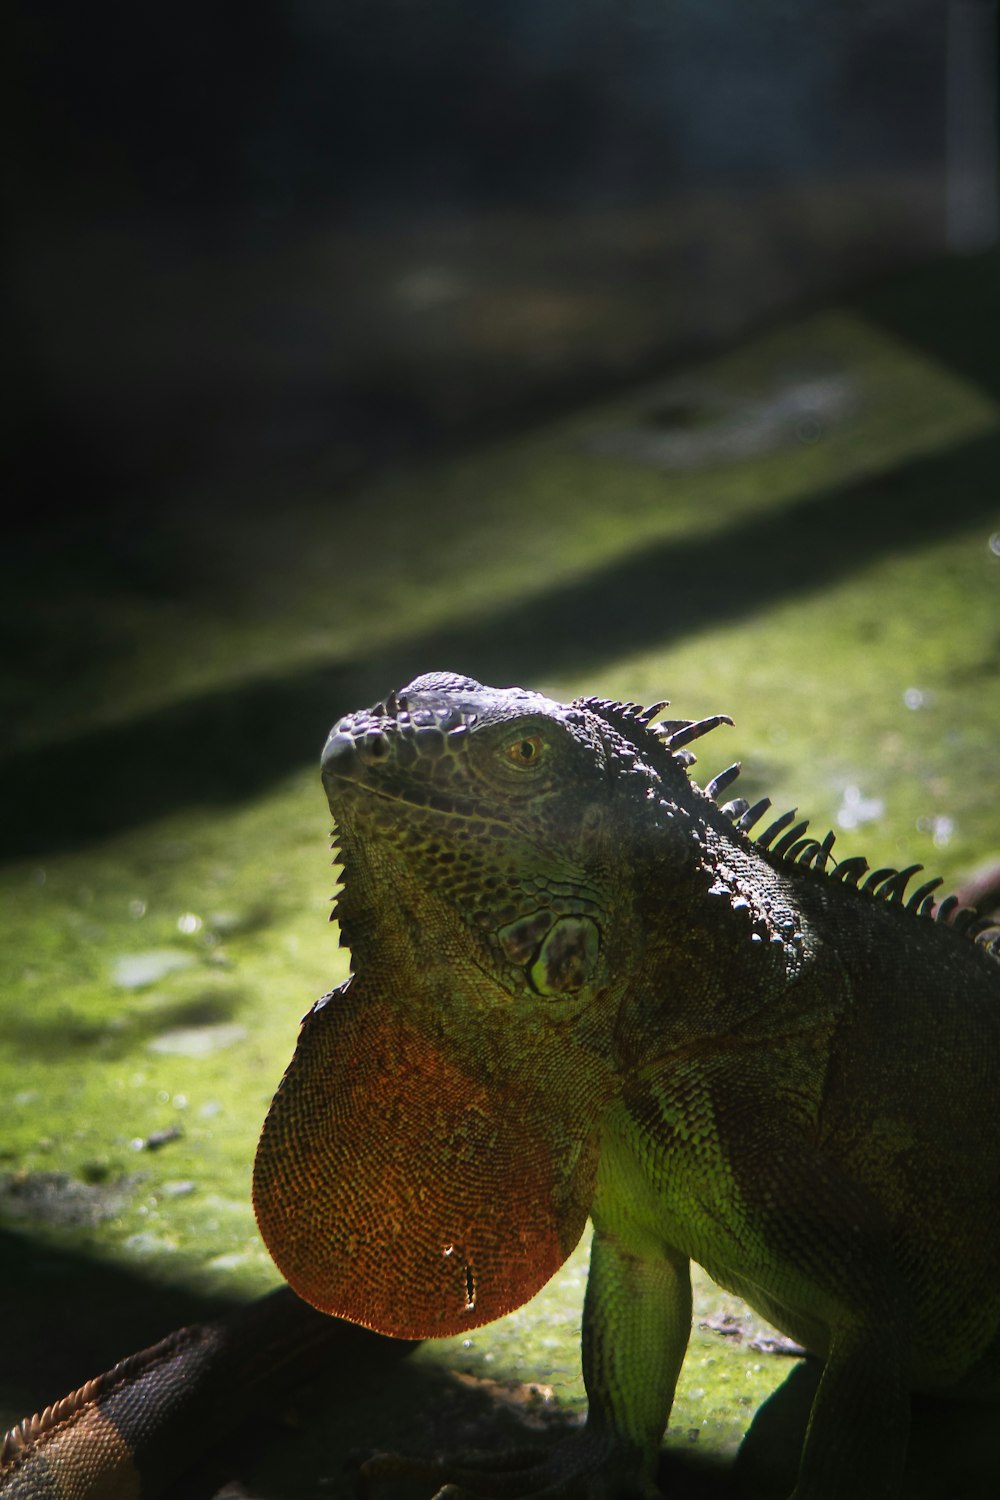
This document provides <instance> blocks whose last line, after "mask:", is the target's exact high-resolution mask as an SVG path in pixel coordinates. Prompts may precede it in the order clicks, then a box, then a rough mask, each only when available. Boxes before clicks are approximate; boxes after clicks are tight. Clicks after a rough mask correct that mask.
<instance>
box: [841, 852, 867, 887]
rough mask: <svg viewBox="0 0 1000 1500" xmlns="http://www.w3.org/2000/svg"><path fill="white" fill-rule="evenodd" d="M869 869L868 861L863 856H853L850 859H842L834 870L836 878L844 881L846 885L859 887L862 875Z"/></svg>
mask: <svg viewBox="0 0 1000 1500" xmlns="http://www.w3.org/2000/svg"><path fill="white" fill-rule="evenodd" d="M867 869H868V861H867V860H866V859H865V857H864V855H863V854H852V855H851V857H850V859H842V860H841V861H840V863H839V864H838V866H837V868H836V869H835V870H834V872H833V874H834V878H835V879H836V880H842V881H843V882H844V884H845V885H857V883H858V881H859V880H860V879H861V877H862V875H863V874H864V873H865V871H866V870H867Z"/></svg>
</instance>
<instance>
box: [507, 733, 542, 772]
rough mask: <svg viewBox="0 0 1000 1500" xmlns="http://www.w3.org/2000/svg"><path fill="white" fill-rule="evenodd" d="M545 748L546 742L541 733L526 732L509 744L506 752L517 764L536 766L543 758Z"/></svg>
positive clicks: (508, 757)
mask: <svg viewBox="0 0 1000 1500" xmlns="http://www.w3.org/2000/svg"><path fill="white" fill-rule="evenodd" d="M544 748H545V742H544V741H543V739H542V737H541V735H540V734H526V735H524V736H523V737H522V738H521V739H519V740H514V741H513V742H512V743H511V744H509V745H507V746H506V748H505V750H504V754H505V755H506V757H507V759H508V760H510V761H513V763H514V765H515V766H521V767H526V766H534V765H537V764H538V762H539V761H540V760H541V758H542V751H543V749H544Z"/></svg>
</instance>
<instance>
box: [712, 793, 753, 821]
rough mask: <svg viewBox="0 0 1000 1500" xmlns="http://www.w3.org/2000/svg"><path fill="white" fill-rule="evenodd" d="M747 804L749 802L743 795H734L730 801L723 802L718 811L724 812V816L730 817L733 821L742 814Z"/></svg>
mask: <svg viewBox="0 0 1000 1500" xmlns="http://www.w3.org/2000/svg"><path fill="white" fill-rule="evenodd" d="M749 806H750V804H749V802H748V801H747V799H746V798H745V797H734V798H733V800H732V802H726V803H724V804H723V806H722V807H721V808H720V809H719V811H720V812H724V813H725V815H726V817H727V818H731V819H732V821H733V822H734V823H735V822H736V820H737V818H741V817H742V816H743V814H744V813H745V812H746V810H747V808H748V807H749Z"/></svg>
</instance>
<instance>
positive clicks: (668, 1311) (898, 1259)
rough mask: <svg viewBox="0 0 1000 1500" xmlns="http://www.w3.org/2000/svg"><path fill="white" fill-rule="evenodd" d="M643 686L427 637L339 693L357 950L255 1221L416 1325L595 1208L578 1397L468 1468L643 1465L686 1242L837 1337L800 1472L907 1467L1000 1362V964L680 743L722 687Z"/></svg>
mask: <svg viewBox="0 0 1000 1500" xmlns="http://www.w3.org/2000/svg"><path fill="white" fill-rule="evenodd" d="M649 718H650V715H649V714H647V713H646V711H643V710H639V709H637V708H636V707H635V706H633V705H615V704H608V703H603V702H599V701H597V700H584V701H581V702H579V703H577V704H575V705H570V706H564V705H560V704H557V703H554V702H552V701H550V700H548V699H545V698H543V697H541V696H539V695H537V694H532V693H526V692H524V691H522V690H520V689H499V690H497V689H490V688H485V687H482V686H481V685H480V684H478V683H475V682H472V681H471V680H469V679H466V678H461V677H455V676H452V675H450V674H445V673H435V674H432V675H430V676H426V677H421V678H418V679H417V680H416V681H415V682H414V683H411V684H410V685H409V687H407V688H406V689H404V690H403V691H402V692H400V693H398V694H395V695H392V696H391V697H390V699H389V700H387V701H386V702H385V703H383V704H378V705H376V706H375V707H374V708H373V709H371V710H368V711H365V712H362V713H359V714H355V715H351V716H349V717H348V718H346V719H343V720H341V721H340V723H339V725H337V726H336V728H335V730H334V731H333V733H332V734H331V737H330V740H329V742H328V745H327V749H326V752H325V756H324V781H325V784H326V788H327V793H328V796H329V800H330V806H331V809H332V811H333V814H334V817H335V819H336V823H337V830H338V835H339V841H340V847H341V850H342V855H343V868H344V888H343V891H342V893H341V895H340V898H339V903H338V916H339V919H340V922H341V927H342V931H343V935H344V938H345V940H346V941H347V942H348V943H349V944H350V947H351V950H352V955H353V968H354V973H353V975H352V977H351V978H350V979H349V980H348V981H347V983H346V984H345V985H342V986H341V987H340V989H339V990H336V991H334V992H333V994H331V995H329V996H326V997H325V998H324V1000H322V1001H321V1002H320V1003H319V1005H318V1006H317V1007H316V1008H315V1009H314V1010H313V1011H312V1012H311V1014H310V1015H309V1016H307V1017H306V1020H305V1021H304V1023H303V1028H302V1032H301V1036H300V1039H299V1043H298V1047H297V1050H296V1054H295V1057H294V1058H293V1061H292V1063H291V1066H290V1067H289V1069H288V1072H287V1074H286V1076H285V1078H284V1080H283V1082H282V1085H281V1087H280V1088H279V1090H278V1093H277V1095H276V1097H275V1100H274V1103H273V1105H272V1107H271V1112H270V1114H269V1116H268V1120H267V1123H266V1124H265V1127H264V1132H263V1135H262V1138H261V1144H260V1148H259V1152H258V1157H257V1166H256V1178H255V1204H256V1210H257V1215H258V1220H259V1223H260V1226H261V1230H262V1233H263V1235H264V1238H265V1240H266V1241H267V1244H268V1246H269V1248H270V1250H271V1253H272V1254H273V1256H274V1258H275V1260H276V1261H277V1263H278V1265H279V1267H280V1269H281V1270H282V1272H283V1273H284V1275H285V1276H286V1277H287V1278H288V1280H289V1282H290V1283H291V1285H292V1286H293V1287H294V1288H295V1289H296V1290H297V1291H298V1292H299V1293H300V1295H301V1296H303V1297H305V1298H306V1299H308V1300H309V1301H312V1302H314V1303H315V1305H316V1306H318V1307H320V1308H322V1309H324V1310H325V1311H327V1312H333V1313H337V1314H339V1315H340V1316H342V1317H345V1318H349V1319H351V1320H354V1321H357V1322H361V1323H363V1324H366V1325H367V1326H369V1327H372V1328H375V1329H378V1330H379V1331H381V1332H384V1333H390V1334H398V1335H405V1336H407V1337H425V1336H428V1335H435V1334H445V1333H456V1332H459V1331H461V1330H465V1329H469V1328H473V1327H475V1326H477V1325H478V1324H481V1323H484V1322H487V1321H489V1320H490V1319H492V1318H495V1317H497V1316H498V1315H500V1314H501V1313H503V1312H506V1311H507V1310H509V1309H510V1308H513V1307H516V1306H518V1305H519V1304H521V1303H522V1302H524V1301H525V1300H527V1298H528V1297H530V1296H531V1295H532V1294H533V1293H534V1292H535V1291H536V1290H537V1289H538V1288H539V1287H540V1286H541V1285H542V1284H543V1283H544V1282H545V1281H546V1280H547V1279H548V1277H549V1276H550V1275H551V1274H552V1272H553V1271H554V1270H555V1269H556V1267H557V1266H558V1265H559V1264H560V1263H561V1262H562V1260H563V1259H565V1257H566V1255H567V1254H568V1253H569V1251H570V1250H571V1248H572V1247H573V1245H574V1244H575V1243H576V1240H577V1238H578V1237H579V1234H580V1232H581V1230H582V1228H583V1224H584V1220H585V1218H586V1216H587V1214H588V1213H589V1214H590V1216H591V1218H592V1220H593V1223H594V1245H593V1252H592V1261H591V1272H590V1280H589V1284H588V1290H587V1299H586V1306H585V1312H584V1330H583V1356H584V1375H585V1379H586V1384H587V1390H588V1395H589V1400H590V1415H589V1419H588V1424H587V1428H586V1431H585V1433H584V1434H583V1435H582V1437H581V1438H578V1439H571V1440H569V1442H568V1443H567V1444H564V1445H562V1447H560V1448H558V1449H556V1450H555V1452H554V1454H552V1455H550V1456H548V1457H547V1458H545V1459H543V1460H541V1461H540V1462H539V1463H538V1464H537V1465H534V1466H531V1467H528V1468H525V1469H519V1470H516V1471H513V1472H509V1473H506V1474H505V1475H504V1476H503V1477H502V1479H500V1478H494V1477H493V1476H491V1475H490V1474H489V1473H487V1472H480V1471H479V1470H478V1469H477V1468H475V1467H472V1468H469V1467H468V1466H466V1467H464V1468H463V1467H461V1466H458V1467H455V1468H451V1467H448V1466H445V1467H444V1468H443V1469H442V1468H440V1467H432V1470H431V1472H432V1473H433V1474H434V1475H436V1476H437V1477H438V1479H443V1478H444V1479H450V1480H451V1481H452V1484H453V1485H457V1486H458V1491H459V1492H461V1493H468V1494H473V1493H481V1494H489V1493H495V1492H497V1486H499V1488H500V1489H502V1491H503V1493H505V1494H511V1493H519V1494H537V1493H546V1494H552V1495H578V1494H581V1495H587V1496H610V1495H618V1494H650V1493H653V1492H654V1491H653V1480H654V1474H655V1469H656V1462H657V1455H658V1451H659V1444H660V1439H661V1436H662V1433H663V1431H664V1428H665V1425H666V1421H667V1417H668V1414H669V1411H670V1406H671V1401H672V1398H673V1391H674V1385H675V1382H676V1379H677V1375H678V1372H679V1370H680V1367H681V1364H682V1361H683V1357H684V1352H685V1348H686V1344H687V1339H688V1332H689V1326H690V1285H689V1275H688V1264H689V1261H690V1260H696V1261H698V1262H699V1263H700V1264H702V1265H703V1266H705V1268H706V1269H707V1270H708V1271H709V1272H710V1274H711V1275H712V1276H713V1277H714V1278H715V1279H716V1280H717V1281H718V1282H720V1284H721V1285H723V1286H724V1287H727V1288H729V1289H731V1290H733V1291H736V1292H738V1293H740V1294H741V1295H742V1296H744V1297H745V1298H746V1299H747V1301H748V1302H749V1303H750V1304H751V1305H752V1306H753V1307H755V1308H757V1309H758V1310H759V1311H760V1312H761V1313H763V1314H764V1315H765V1316H766V1317H767V1318H768V1319H770V1320H771V1321H772V1322H773V1323H775V1324H776V1325H777V1326H778V1327H779V1328H781V1329H783V1330H784V1331H785V1332H786V1333H788V1334H790V1335H791V1336H792V1337H793V1338H795V1339H797V1340H798V1341H800V1342H801V1343H802V1344H803V1345H804V1346H805V1347H806V1348H807V1349H808V1350H809V1351H811V1352H812V1353H813V1354H815V1355H816V1356H818V1357H819V1358H820V1359H821V1360H822V1361H823V1362H824V1371H823V1376H822V1380H821V1382H820V1384H819V1388H818V1391H817V1394H816V1396H815V1399H814V1401H813V1405H812V1412H811V1418H810V1422H809V1427H808V1432H807V1436H806V1439H805V1444H804V1448H803V1452H802V1456H801V1463H800V1467H799V1476H798V1482H797V1484H796V1486H795V1489H794V1497H795V1500H834V1497H844V1496H851V1497H852V1500H868V1497H870V1500H886V1497H891V1496H893V1495H896V1494H898V1493H899V1490H900V1483H901V1474H902V1469H903V1463H904V1458H905V1453H906V1442H907V1426H908V1420H909V1393H910V1391H911V1390H921V1391H954V1392H961V1391H963V1390H966V1389H970V1390H971V1389H974V1390H975V1391H976V1392H977V1394H980V1395H982V1394H984V1393H990V1392H992V1393H994V1394H1000V1336H998V1325H1000V1291H998V1288H1000V1142H998V1133H997V1129H996V1100H997V1098H998V1090H1000V965H998V963H997V961H996V957H995V956H994V952H993V951H992V949H991V945H990V943H989V942H988V941H987V942H978V943H977V942H975V941H973V940H972V939H971V937H970V936H969V935H968V934H965V933H962V932H960V931H958V930H956V929H955V928H954V927H952V926H948V925H945V924H944V923H942V922H935V921H934V920H932V919H931V918H930V916H929V914H928V911H927V908H928V907H929V905H930V895H929V890H928V889H926V888H924V889H922V890H921V891H919V892H918V893H917V896H916V904H917V905H918V906H919V907H920V911H915V910H912V909H911V910H907V909H906V908H905V906H904V904H903V889H904V886H905V884H906V878H907V876H908V874H910V873H912V872H903V874H902V875H900V876H899V877H896V876H895V875H894V873H893V872H880V883H881V894H869V893H866V892H864V891H861V892H859V891H858V890H856V889H854V888H852V884H851V881H852V879H853V881H854V882H856V881H857V879H858V875H859V872H860V865H859V862H845V863H844V864H843V865H841V866H840V867H839V873H840V876H841V878H840V879H838V878H837V871H836V870H833V871H831V873H827V872H826V870H825V868H824V867H825V866H827V865H828V864H832V860H831V859H830V844H831V842H832V840H829V839H828V840H826V841H824V843H823V844H822V845H820V844H818V843H817V842H816V841H815V840H809V839H804V840H803V839H802V837H801V834H802V830H801V829H798V828H797V829H792V830H789V831H788V832H787V833H785V835H784V837H783V838H782V839H779V840H778V842H777V843H776V844H774V845H773V848H770V849H769V848H765V847H763V845H766V844H769V843H771V842H772V841H773V839H774V838H775V837H776V835H775V834H772V833H769V832H765V834H763V835H762V836H761V837H762V843H754V842H752V841H751V839H750V838H749V837H748V836H747V833H746V832H745V831H744V830H743V829H741V828H740V827H738V826H736V824H737V823H738V822H739V821H740V819H741V818H742V822H743V824H744V828H745V827H746V826H747V825H749V824H752V822H753V821H754V818H755V816H758V815H759V812H760V811H762V809H755V810H753V812H748V813H746V814H745V815H744V807H745V804H736V805H735V806H734V805H732V804H731V805H730V806H729V808H728V809H722V808H720V807H718V806H717V805H716V803H715V801H714V800H712V797H710V796H708V795H706V793H704V792H702V791H701V790H700V789H699V788H698V787H697V786H696V785H694V783H692V782H691V781H690V779H689V777H688V775H687V767H686V764H685V762H686V761H688V760H689V759H690V756H689V753H688V752H685V751H683V750H682V748H681V747H682V746H683V745H684V744H685V743H686V742H687V741H689V740H691V739H692V738H694V737H696V735H697V734H700V733H702V732H704V731H705V730H706V729H707V728H710V727H713V726H714V724H715V723H716V722H718V721H717V720H715V721H705V723H703V724H701V725H696V726H689V725H686V723H685V722H684V721H674V722H673V723H672V724H668V725H666V726H660V727H658V728H657V729H652V728H650V727H649ZM712 790H713V791H715V790H716V787H715V786H713V788H712ZM734 820H736V821H735V822H734ZM783 826H784V825H783V824H781V825H780V826H779V831H781V827H783ZM876 883H879V882H876ZM910 905H911V907H912V905H913V902H911V903H910ZM993 946H994V947H995V944H994V945H993ZM396 1469H398V1465H396V1466H394V1465H393V1464H392V1463H391V1462H389V1463H386V1464H381V1465H379V1464H376V1465H375V1466H374V1468H373V1469H372V1470H371V1472H374V1473H375V1475H376V1476H377V1475H378V1474H380V1473H389V1472H394V1471H395V1470H396ZM453 1492H454V1491H451V1490H450V1491H449V1493H453Z"/></svg>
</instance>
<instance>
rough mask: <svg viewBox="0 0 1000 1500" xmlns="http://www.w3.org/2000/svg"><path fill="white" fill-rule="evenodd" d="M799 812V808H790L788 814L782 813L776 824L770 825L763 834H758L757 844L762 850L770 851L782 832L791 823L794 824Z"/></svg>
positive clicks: (775, 821) (776, 819)
mask: <svg viewBox="0 0 1000 1500" xmlns="http://www.w3.org/2000/svg"><path fill="white" fill-rule="evenodd" d="M797 812H798V808H797V807H792V808H789V810H788V812H784V813H782V814H781V817H780V818H775V820H774V822H773V823H771V824H769V825H768V827H767V828H765V829H764V832H763V833H761V834H758V835H757V843H758V844H759V846H760V848H761V849H769V848H770V847H771V844H772V843H773V842H774V840H775V839H776V838H777V837H778V834H779V833H780V832H781V830H782V829H783V828H787V827H788V825H789V823H791V822H792V820H793V819H794V817H795V815H796V813H797Z"/></svg>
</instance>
